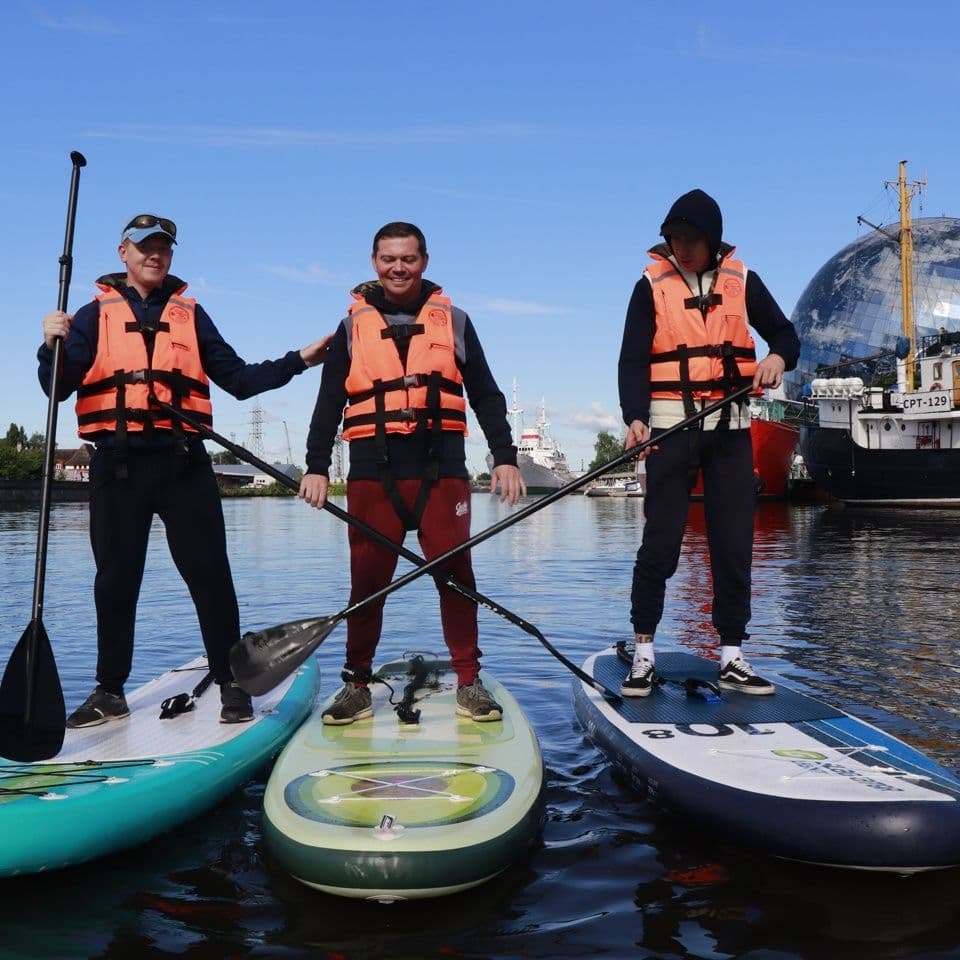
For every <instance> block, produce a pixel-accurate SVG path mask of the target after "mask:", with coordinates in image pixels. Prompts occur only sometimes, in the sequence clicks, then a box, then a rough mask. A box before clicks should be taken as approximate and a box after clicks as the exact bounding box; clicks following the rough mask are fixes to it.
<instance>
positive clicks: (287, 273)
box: [261, 263, 350, 289]
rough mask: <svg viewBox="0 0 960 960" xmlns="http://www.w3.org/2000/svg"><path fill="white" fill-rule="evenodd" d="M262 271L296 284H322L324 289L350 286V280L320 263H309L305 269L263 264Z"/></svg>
mask: <svg viewBox="0 0 960 960" xmlns="http://www.w3.org/2000/svg"><path fill="white" fill-rule="evenodd" d="M261 269H263V270H265V271H266V272H267V273H271V274H273V275H274V276H275V277H282V278H283V279H284V280H291V281H293V282H295V283H311V284H320V285H321V286H324V287H338V288H340V289H343V288H344V287H349V286H350V280H349V279H347V278H345V277H344V275H343V274H339V273H335V272H334V271H332V270H328V269H327V268H326V267H324V266H323V265H322V264H320V263H308V264H307V265H306V266H305V267H292V266H275V265H271V264H262V265H261Z"/></svg>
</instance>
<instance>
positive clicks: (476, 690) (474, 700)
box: [457, 677, 503, 722]
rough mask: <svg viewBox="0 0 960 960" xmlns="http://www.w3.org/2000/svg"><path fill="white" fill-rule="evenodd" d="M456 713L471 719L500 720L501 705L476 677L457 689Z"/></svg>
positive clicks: (501, 714) (501, 713)
mask: <svg viewBox="0 0 960 960" xmlns="http://www.w3.org/2000/svg"><path fill="white" fill-rule="evenodd" d="M457 714H458V715H459V716H461V717H469V718H470V719H471V720H479V721H481V722H483V721H486V720H501V719H503V707H501V706H500V704H499V703H497V701H496V700H494V699H493V697H491V696H490V691H489V690H488V689H487V688H486V687H485V686H484V685H483V684H482V683H481V682H480V678H479V677H477V679H476V680H474V681H473V683H471V684H468V685H467V686H464V687H460V689H459V690H457Z"/></svg>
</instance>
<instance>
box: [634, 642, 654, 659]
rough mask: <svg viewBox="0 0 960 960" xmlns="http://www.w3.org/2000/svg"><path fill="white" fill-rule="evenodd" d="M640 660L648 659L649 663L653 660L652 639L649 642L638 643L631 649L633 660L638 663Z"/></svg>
mask: <svg viewBox="0 0 960 960" xmlns="http://www.w3.org/2000/svg"><path fill="white" fill-rule="evenodd" d="M641 660H649V661H650V662H651V663H653V662H654V659H653V641H652V640H651V641H650V643H638V644H637V645H636V647H635V649H634V651H633V662H634V663H640V661H641Z"/></svg>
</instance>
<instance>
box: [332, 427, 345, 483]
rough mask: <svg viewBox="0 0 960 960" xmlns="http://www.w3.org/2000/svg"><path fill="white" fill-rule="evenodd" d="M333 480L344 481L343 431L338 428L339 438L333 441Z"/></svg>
mask: <svg viewBox="0 0 960 960" xmlns="http://www.w3.org/2000/svg"><path fill="white" fill-rule="evenodd" d="M332 479H333V481H334V482H335V483H343V431H342V430H337V438H336V440H334V441H333V477H332Z"/></svg>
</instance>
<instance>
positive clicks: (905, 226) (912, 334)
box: [897, 160, 927, 387]
mask: <svg viewBox="0 0 960 960" xmlns="http://www.w3.org/2000/svg"><path fill="white" fill-rule="evenodd" d="M926 183H927V181H926V180H916V181H914V182H913V183H909V184H908V183H907V161H906V160H901V161H900V176H899V177H898V179H897V190H898V193H899V197H900V296H901V298H902V301H903V323H902V328H903V335H904V336H905V337H906V338H907V339H908V340H909V341H910V353H909V355H908V356H907V383H908V384H909V385H910V386H911V387H912V386H913V370H914V362H915V360H916V356H917V330H916V327H915V326H914V323H913V222H912V220H911V218H910V201H911V200H912V199H913V194H914V192H915V191H916V190H920V189H922V188H923V187H925V186H926Z"/></svg>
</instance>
